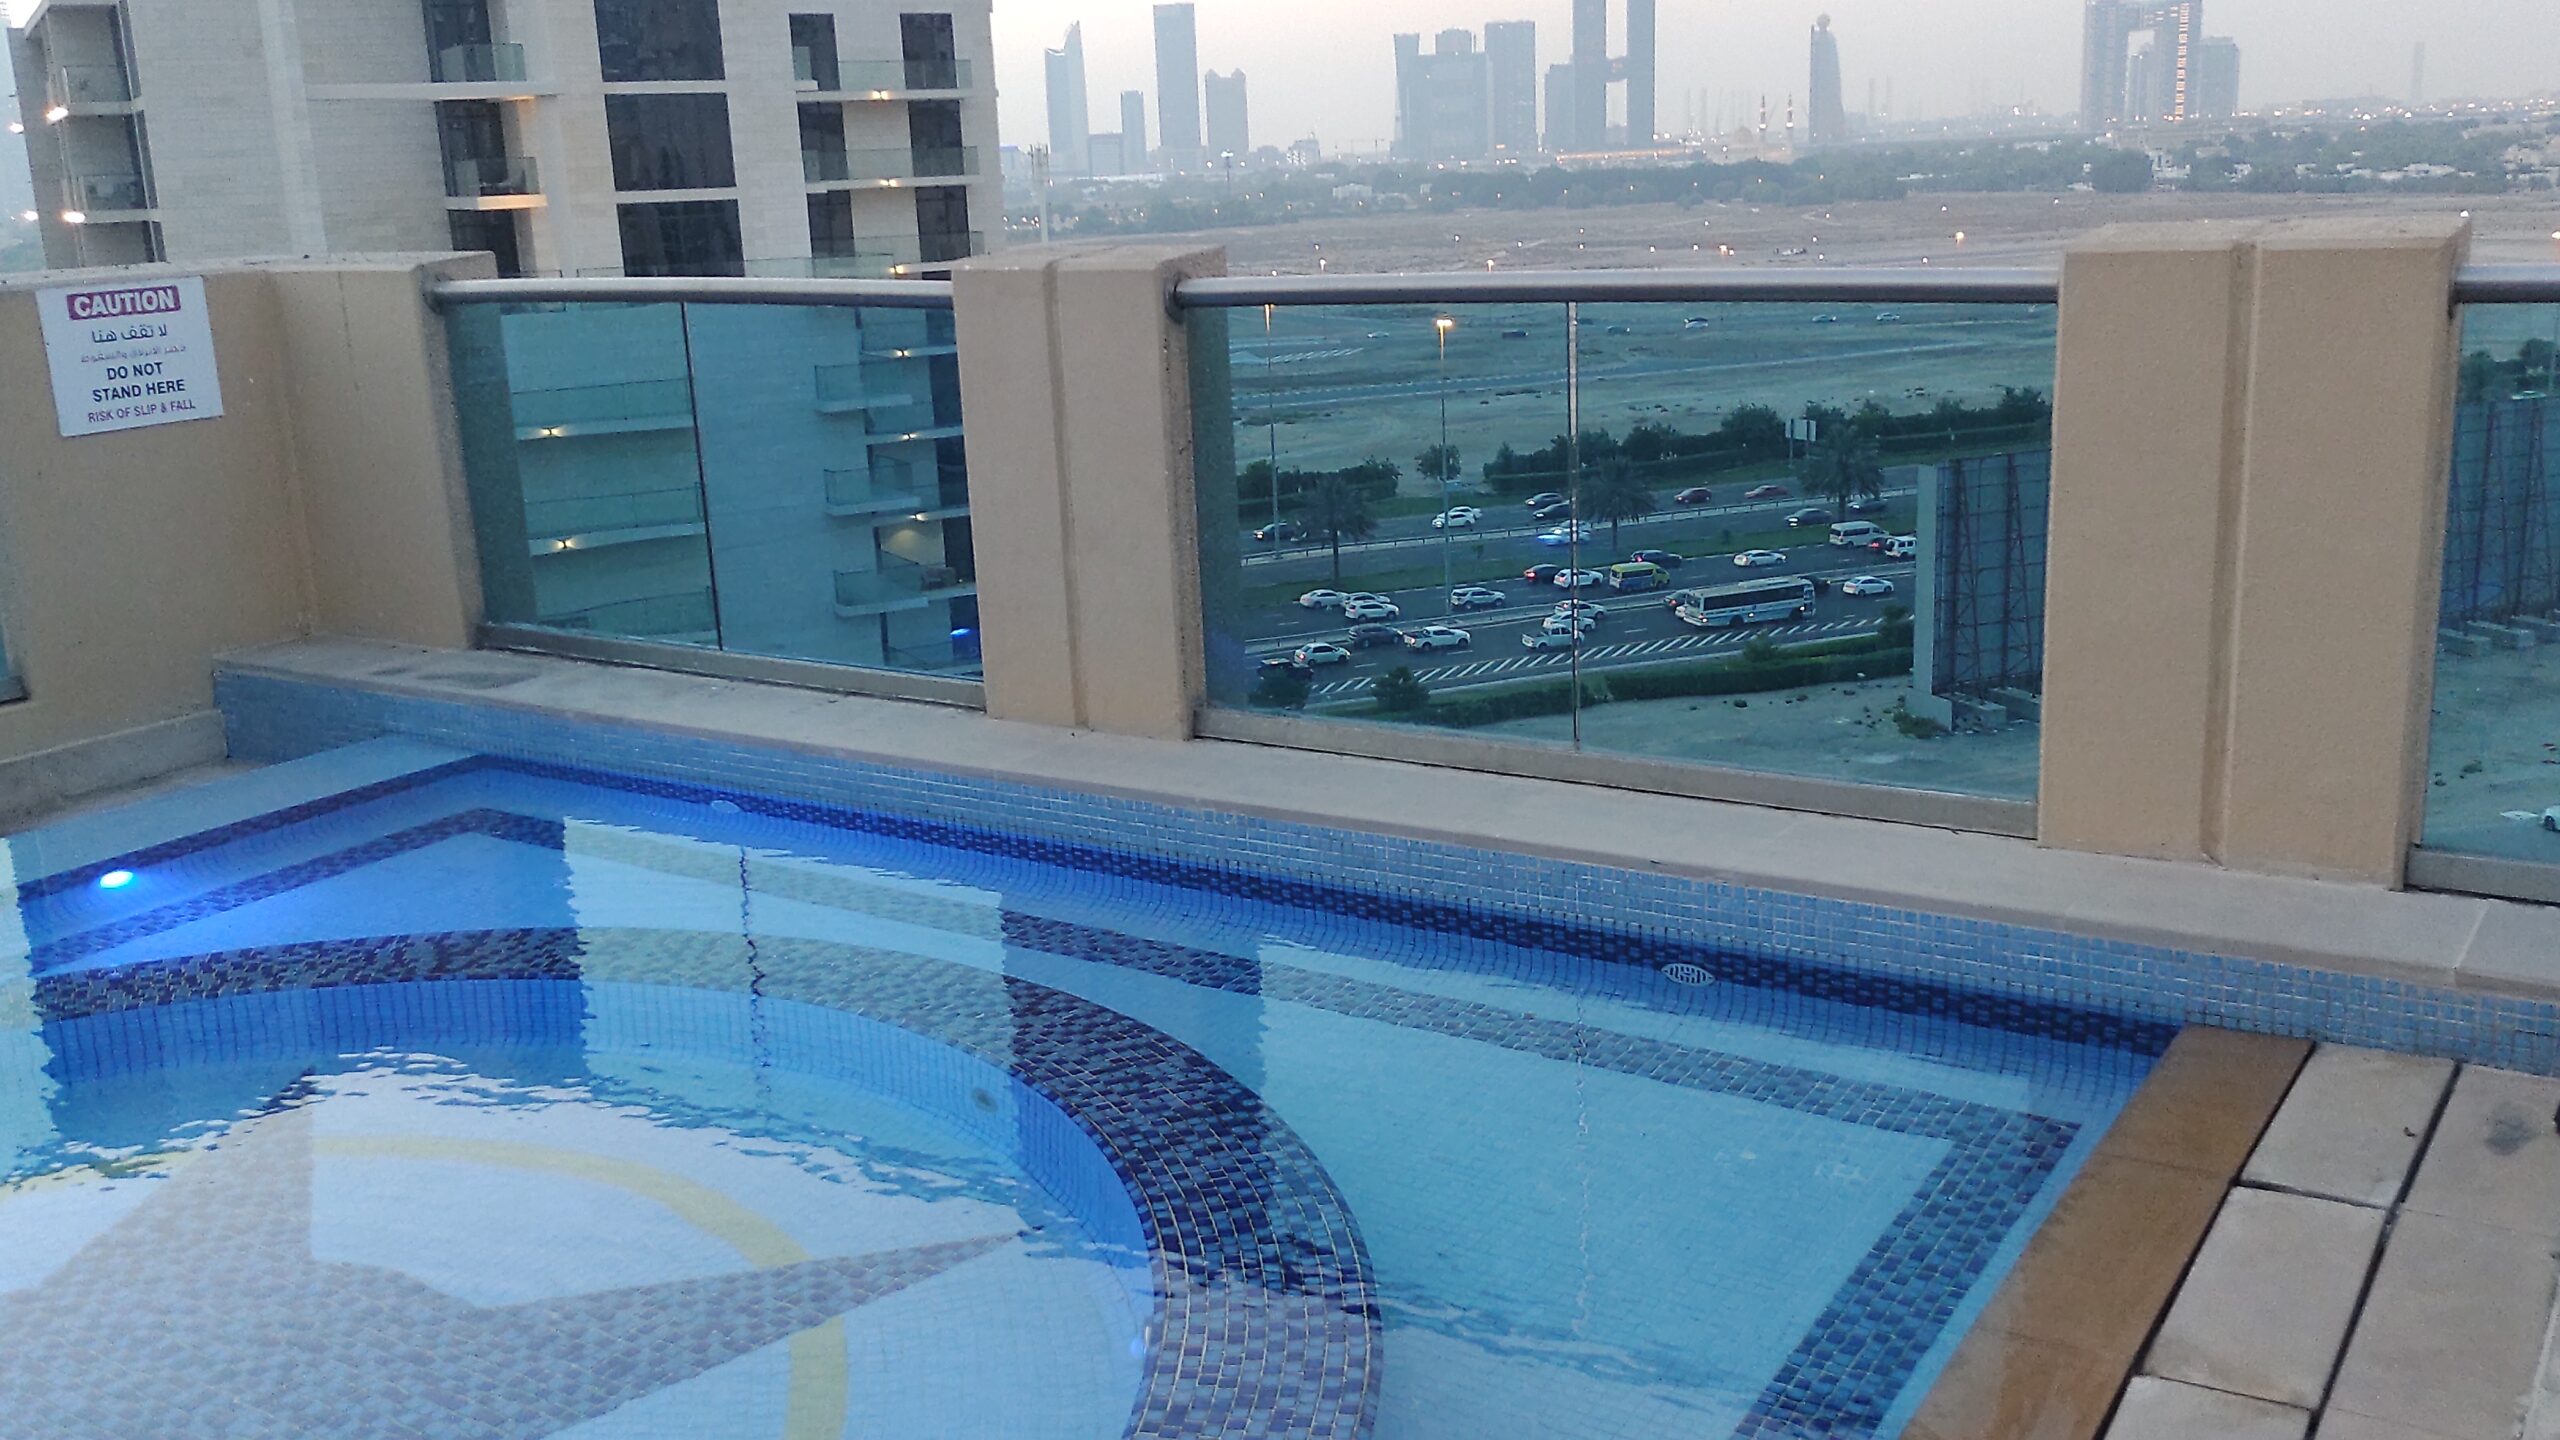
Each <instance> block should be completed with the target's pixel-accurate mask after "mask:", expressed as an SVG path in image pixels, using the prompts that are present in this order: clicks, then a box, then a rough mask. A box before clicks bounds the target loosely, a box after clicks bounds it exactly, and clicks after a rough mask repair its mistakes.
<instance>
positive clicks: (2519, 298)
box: [2453, 265, 2560, 305]
mask: <svg viewBox="0 0 2560 1440" xmlns="http://www.w3.org/2000/svg"><path fill="white" fill-rule="evenodd" d="M2453 303H2454V304H2456V305H2560V265H2465V266H2463V267H2462V268H2461V269H2459V270H2457V271H2455V272H2454V274H2453Z"/></svg>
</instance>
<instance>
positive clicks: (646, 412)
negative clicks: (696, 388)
mask: <svg viewBox="0 0 2560 1440" xmlns="http://www.w3.org/2000/svg"><path fill="white" fill-rule="evenodd" d="M514 411H515V433H516V438H517V439H518V440H522V441H555V440H578V439H582V438H585V437H589V436H596V435H630V434H645V433H649V432H653V431H660V430H690V429H692V428H693V387H692V385H691V384H690V383H689V382H687V381H683V380H630V381H622V382H618V383H608V384H598V385H569V386H562V387H560V388H557V389H549V390H519V391H517V392H516V393H515V395H514Z"/></svg>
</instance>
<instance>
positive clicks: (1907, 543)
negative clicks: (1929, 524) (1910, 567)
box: [1884, 535, 1920, 560]
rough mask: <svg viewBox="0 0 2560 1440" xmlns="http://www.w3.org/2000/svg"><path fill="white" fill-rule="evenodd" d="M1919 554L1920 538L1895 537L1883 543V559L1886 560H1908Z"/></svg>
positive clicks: (1911, 536) (1910, 536) (1908, 536)
mask: <svg viewBox="0 0 2560 1440" xmlns="http://www.w3.org/2000/svg"><path fill="white" fill-rule="evenodd" d="M1919 553H1920V537H1919V536H1917V535H1896V536H1894V537H1893V538H1892V539H1890V540H1887V541H1886V542H1884V558H1886V559H1887V560H1908V559H1910V558H1911V557H1912V556H1914V555H1917V554H1919Z"/></svg>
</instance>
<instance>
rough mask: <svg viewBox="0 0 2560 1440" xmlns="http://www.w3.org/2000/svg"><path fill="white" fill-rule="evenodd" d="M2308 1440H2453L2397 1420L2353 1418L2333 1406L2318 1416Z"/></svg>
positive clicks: (2356, 1416) (2365, 1417)
mask: <svg viewBox="0 0 2560 1440" xmlns="http://www.w3.org/2000/svg"><path fill="white" fill-rule="evenodd" d="M2311 1440H2455V1437H2453V1436H2450V1435H2445V1434H2442V1433H2439V1432H2437V1431H2434V1430H2421V1429H2419V1428H2418V1427H2417V1426H2415V1425H2403V1424H2401V1423H2400V1422H2399V1421H2397V1420H2376V1419H2375V1418H2373V1417H2372V1416H2370V1415H2356V1414H2352V1413H2350V1412H2348V1411H2345V1410H2340V1409H2336V1408H2334V1407H2332V1408H2331V1409H2330V1411H2329V1412H2328V1413H2327V1414H2325V1415H2323V1416H2321V1417H2320V1428H2319V1429H2317V1430H2315V1431H2313V1432H2312V1434H2311Z"/></svg>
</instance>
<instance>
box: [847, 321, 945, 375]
mask: <svg viewBox="0 0 2560 1440" xmlns="http://www.w3.org/2000/svg"><path fill="white" fill-rule="evenodd" d="M959 353H960V342H959V337H958V335H956V334H955V333H953V328H952V324H951V317H950V316H949V315H946V314H943V313H942V312H940V311H936V310H922V311H915V312H912V313H909V314H903V315H893V314H889V313H885V312H884V313H883V314H882V315H881V317H880V318H878V319H875V320H872V321H870V322H869V323H867V324H865V325H864V326H863V330H862V358H863V359H865V360H873V361H878V362H881V363H884V364H886V363H891V362H895V361H900V360H922V359H926V358H928V357H931V356H936V355H957V354H959Z"/></svg>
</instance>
